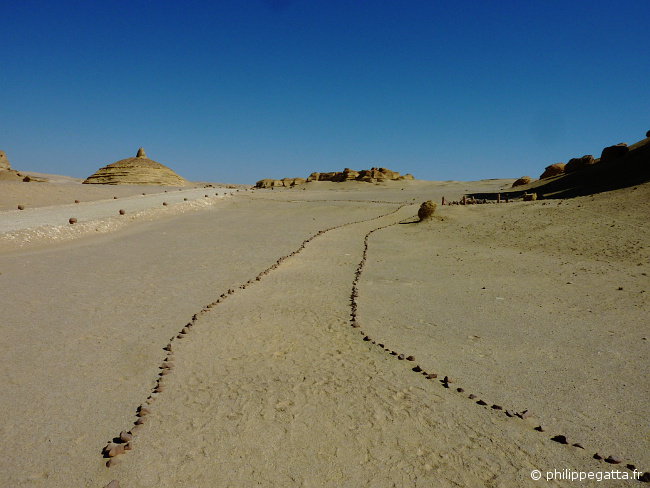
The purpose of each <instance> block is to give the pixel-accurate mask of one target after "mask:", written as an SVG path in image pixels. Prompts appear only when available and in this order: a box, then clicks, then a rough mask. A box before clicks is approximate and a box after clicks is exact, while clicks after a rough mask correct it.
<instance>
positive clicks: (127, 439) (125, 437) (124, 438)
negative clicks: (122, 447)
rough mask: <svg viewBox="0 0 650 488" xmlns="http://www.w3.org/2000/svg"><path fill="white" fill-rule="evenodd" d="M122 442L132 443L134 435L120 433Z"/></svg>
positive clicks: (124, 432)
mask: <svg viewBox="0 0 650 488" xmlns="http://www.w3.org/2000/svg"><path fill="white" fill-rule="evenodd" d="M120 440H121V441H122V442H130V441H132V440H133V434H131V432H127V431H126V430H123V431H122V432H120Z"/></svg>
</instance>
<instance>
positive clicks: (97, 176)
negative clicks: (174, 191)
mask: <svg viewBox="0 0 650 488" xmlns="http://www.w3.org/2000/svg"><path fill="white" fill-rule="evenodd" d="M84 183H86V184H95V185H160V186H185V185H187V184H188V181H187V180H186V179H185V178H182V177H180V176H178V175H177V174H176V173H175V172H174V171H172V170H171V169H169V168H168V167H167V166H165V165H163V164H160V163H158V162H156V161H153V160H151V159H149V158H147V154H146V153H145V152H144V149H143V148H140V149H138V153H137V155H136V156H135V157H134V158H127V159H121V160H120V161H117V162H115V163H112V164H109V165H108V166H104V167H103V168H100V169H99V170H97V171H96V172H95V173H93V174H92V175H90V176H89V177H88V178H86V180H85V181H84Z"/></svg>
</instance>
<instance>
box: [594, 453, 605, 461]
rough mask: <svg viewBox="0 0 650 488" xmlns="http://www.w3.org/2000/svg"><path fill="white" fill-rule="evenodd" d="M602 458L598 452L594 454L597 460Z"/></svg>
mask: <svg viewBox="0 0 650 488" xmlns="http://www.w3.org/2000/svg"><path fill="white" fill-rule="evenodd" d="M602 458H603V457H602V456H601V455H600V454H598V453H596V454H594V459H598V460H600V459H602Z"/></svg>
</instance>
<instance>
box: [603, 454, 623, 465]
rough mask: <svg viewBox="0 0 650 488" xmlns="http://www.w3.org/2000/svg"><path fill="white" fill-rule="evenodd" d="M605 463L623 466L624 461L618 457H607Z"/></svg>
mask: <svg viewBox="0 0 650 488" xmlns="http://www.w3.org/2000/svg"><path fill="white" fill-rule="evenodd" d="M605 462H606V463H609V464H621V463H622V462H623V460H622V459H621V458H620V457H618V456H607V458H606V459H605Z"/></svg>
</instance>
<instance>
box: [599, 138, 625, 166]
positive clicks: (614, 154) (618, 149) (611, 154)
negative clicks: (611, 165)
mask: <svg viewBox="0 0 650 488" xmlns="http://www.w3.org/2000/svg"><path fill="white" fill-rule="evenodd" d="M628 151H629V148H628V147H627V144H625V143H624V142H620V143H618V144H616V145H614V146H609V147H606V148H605V149H603V152H602V153H601V155H600V160H601V161H602V162H605V161H612V160H614V159H618V158H622V157H623V156H625V155H626V154H627V153H628Z"/></svg>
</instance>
